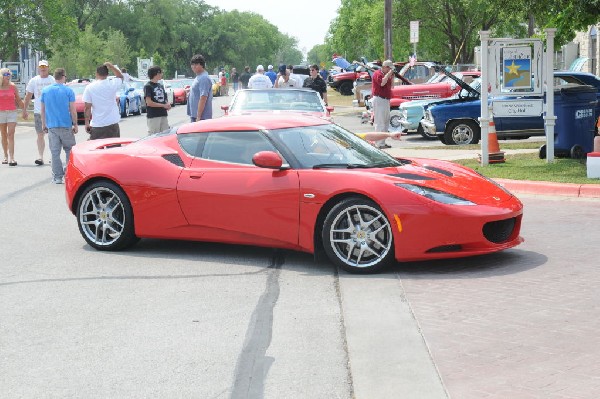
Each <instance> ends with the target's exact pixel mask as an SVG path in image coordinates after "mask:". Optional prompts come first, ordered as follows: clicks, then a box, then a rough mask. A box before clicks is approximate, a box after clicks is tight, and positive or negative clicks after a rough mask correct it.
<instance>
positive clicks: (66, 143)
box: [40, 68, 78, 184]
mask: <svg viewBox="0 0 600 399" xmlns="http://www.w3.org/2000/svg"><path fill="white" fill-rule="evenodd" d="M54 80H55V82H56V83H54V84H53V85H51V86H48V87H46V88H45V89H44V90H42V97H41V99H40V101H41V113H40V117H41V119H42V130H43V131H44V133H48V141H49V143H50V153H51V154H52V177H53V178H52V182H53V183H55V184H62V183H63V178H64V176H65V172H64V169H63V163H62V161H61V159H60V150H61V148H62V149H64V150H65V159H66V162H69V155H70V154H71V148H72V147H73V146H74V145H75V133H77V131H78V129H77V111H76V110H75V93H74V92H73V89H71V88H70V87H68V86H65V81H66V73H65V70H64V69H63V68H57V69H56V70H55V71H54Z"/></svg>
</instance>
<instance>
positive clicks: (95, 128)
mask: <svg viewBox="0 0 600 399" xmlns="http://www.w3.org/2000/svg"><path fill="white" fill-rule="evenodd" d="M109 69H110V70H111V71H112V72H113V73H114V74H115V78H114V79H108V70H109ZM121 85H123V74H122V73H121V71H120V70H119V68H117V67H116V66H114V65H113V64H111V63H110V62H105V63H104V65H100V66H99V67H98V68H96V80H95V81H94V82H92V83H90V84H89V85H87V86H86V88H85V90H84V91H83V101H84V102H85V111H84V115H85V130H86V131H87V132H88V133H89V134H90V140H96V139H104V138H108V137H120V136H121V132H120V130H119V121H120V120H121V114H120V113H119V108H118V106H117V93H118V92H119V90H121ZM92 116H93V117H94V119H93V120H91V123H90V119H92Z"/></svg>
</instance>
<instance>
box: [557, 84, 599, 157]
mask: <svg viewBox="0 0 600 399" xmlns="http://www.w3.org/2000/svg"><path fill="white" fill-rule="evenodd" d="M597 102H598V100H597V89H596V88H595V87H594V86H588V85H568V86H567V87H563V88H560V89H557V90H555V91H554V113H555V114H556V117H557V119H556V126H555V130H554V155H556V156H566V157H571V158H585V156H586V154H587V153H588V152H592V151H593V150H594V129H595V122H596V116H595V109H596V104H597Z"/></svg>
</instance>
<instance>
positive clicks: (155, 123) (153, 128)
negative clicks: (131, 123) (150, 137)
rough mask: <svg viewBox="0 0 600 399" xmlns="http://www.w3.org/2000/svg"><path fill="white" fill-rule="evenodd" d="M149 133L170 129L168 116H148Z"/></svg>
mask: <svg viewBox="0 0 600 399" xmlns="http://www.w3.org/2000/svg"><path fill="white" fill-rule="evenodd" d="M147 124H148V134H154V133H160V132H164V131H165V130H167V129H169V121H168V120H167V117H166V116H159V117H156V118H148V120H147Z"/></svg>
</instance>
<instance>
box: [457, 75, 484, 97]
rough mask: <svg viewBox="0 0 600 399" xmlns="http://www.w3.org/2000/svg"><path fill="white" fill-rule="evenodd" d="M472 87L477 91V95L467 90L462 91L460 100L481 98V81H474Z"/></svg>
mask: <svg viewBox="0 0 600 399" xmlns="http://www.w3.org/2000/svg"><path fill="white" fill-rule="evenodd" d="M469 86H470V87H472V88H473V89H475V90H477V93H474V92H471V91H468V90H467V89H461V90H460V93H459V97H460V98H469V97H470V98H479V92H480V89H481V79H480V78H477V79H475V80H473V81H472V82H471V84H469Z"/></svg>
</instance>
